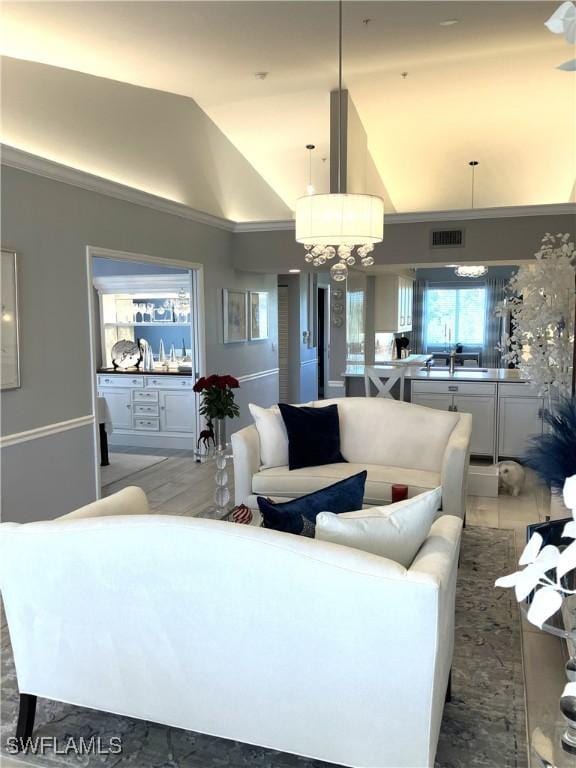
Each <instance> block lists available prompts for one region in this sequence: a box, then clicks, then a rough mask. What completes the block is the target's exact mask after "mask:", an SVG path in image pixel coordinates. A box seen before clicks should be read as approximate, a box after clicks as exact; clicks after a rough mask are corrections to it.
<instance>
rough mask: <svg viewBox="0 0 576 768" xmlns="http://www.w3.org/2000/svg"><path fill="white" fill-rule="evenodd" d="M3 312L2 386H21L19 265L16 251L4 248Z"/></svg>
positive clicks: (0, 290) (0, 281)
mask: <svg viewBox="0 0 576 768" xmlns="http://www.w3.org/2000/svg"><path fill="white" fill-rule="evenodd" d="M0 294H1V296H2V314H1V323H2V326H1V330H0V349H1V353H0V388H1V389H15V388H16V387H19V386H20V359H19V347H18V265H17V258H16V254H15V253H14V251H7V250H4V249H2V268H1V273H0Z"/></svg>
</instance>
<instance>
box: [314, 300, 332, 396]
mask: <svg viewBox="0 0 576 768" xmlns="http://www.w3.org/2000/svg"><path fill="white" fill-rule="evenodd" d="M317 304H318V322H317V327H318V399H319V400H323V399H324V398H325V397H326V392H327V390H328V379H329V372H330V288H329V287H327V286H319V287H318V299H317Z"/></svg>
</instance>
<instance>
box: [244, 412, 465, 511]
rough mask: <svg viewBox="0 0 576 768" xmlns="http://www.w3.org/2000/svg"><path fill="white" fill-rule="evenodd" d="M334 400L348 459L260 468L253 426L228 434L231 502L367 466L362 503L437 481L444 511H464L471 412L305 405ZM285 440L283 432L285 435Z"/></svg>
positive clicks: (299, 490) (288, 493)
mask: <svg viewBox="0 0 576 768" xmlns="http://www.w3.org/2000/svg"><path fill="white" fill-rule="evenodd" d="M334 403H335V404H337V405H338V414H339V419H340V448H341V453H342V455H343V456H344V458H345V459H346V461H347V462H348V463H340V464H325V465H323V466H317V467H307V468H305V469H296V470H292V471H290V470H289V469H288V467H287V466H280V467H272V468H269V469H262V467H261V464H262V462H261V459H260V438H259V436H258V431H257V429H256V427H255V426H254V425H252V426H249V427H245V428H244V429H241V430H240V431H239V432H236V433H235V434H233V435H232V447H233V451H234V484H235V486H234V487H235V499H236V504H242V503H244V504H247V505H248V506H249V507H250V508H251V509H253V510H256V509H257V508H258V504H257V502H256V496H267V497H271V498H274V499H278V500H280V501H281V500H282V499H289V498H295V497H297V496H302V495H304V494H306V493H311V492H312V491H316V490H318V489H319V488H323V487H325V486H327V485H330V484H332V483H335V482H337V481H338V480H342V479H343V478H344V477H348V476H350V475H354V474H356V473H357V472H361V471H362V470H363V469H366V470H368V477H367V481H366V491H365V497H364V503H365V504H367V505H369V506H373V505H379V504H385V503H388V502H390V500H391V494H392V485H393V484H396V483H400V484H403V485H407V486H408V496H409V497H412V496H416V495H417V494H419V493H422V492H424V491H428V490H431V489H433V488H437V487H438V486H442V510H443V512H444V513H445V514H449V515H457V516H459V517H464V516H465V510H466V479H467V473H468V464H469V456H470V435H471V431H472V417H471V416H470V415H469V414H467V413H456V412H448V411H437V410H434V409H432V408H425V407H423V406H421V405H413V404H412V403H404V402H399V401H397V400H389V399H385V398H380V397H346V398H338V399H334V400H317V401H315V402H312V403H306V405H308V406H312V407H317V408H322V407H323V406H326V405H331V404H334ZM286 439H287V438H286Z"/></svg>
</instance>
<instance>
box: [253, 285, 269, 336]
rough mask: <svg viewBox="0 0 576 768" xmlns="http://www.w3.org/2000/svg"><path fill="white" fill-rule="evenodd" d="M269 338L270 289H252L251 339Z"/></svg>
mask: <svg viewBox="0 0 576 768" xmlns="http://www.w3.org/2000/svg"><path fill="white" fill-rule="evenodd" d="M267 338H268V291H250V340H251V341H261V340H262V339H267Z"/></svg>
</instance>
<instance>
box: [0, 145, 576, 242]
mask: <svg viewBox="0 0 576 768" xmlns="http://www.w3.org/2000/svg"><path fill="white" fill-rule="evenodd" d="M0 151H1V161H2V164H3V165H7V166H10V167H11V168H17V169H19V170H21V171H27V172H28V173H34V174H36V175H37V176H44V177H46V178H48V179H54V180H55V181H61V182H64V183H65V184H71V185H72V186H75V187H80V188H81V189H87V190H89V191H91V192H98V193H100V194H103V195H108V196H109V197H115V198H117V199H118V200H125V201H127V202H130V203H135V204H136V205H143V206H146V207H147V208H152V209H154V210H156V211H162V212H163V213H169V214H172V215H173V216H179V217H181V218H184V219H189V220H190V221H195V222H197V223H199V224H206V225H207V226H210V227H216V228H217V229H223V230H225V231H227V232H235V233H242V232H279V231H290V230H293V229H294V226H295V224H294V220H293V219H290V220H284V221H243V222H235V221H231V220H230V219H224V218H221V217H219V216H213V215H212V214H209V213H203V212H202V211H197V210H195V209H194V208H190V207H189V206H187V205H184V204H183V203H178V202H176V201H174V200H168V199H167V198H164V197H159V196H158V195H154V194H152V193H150V192H145V191H143V190H140V189H135V188H134V187H129V186H126V185H125V184H120V183H119V182H116V181H111V180H110V179H104V178H102V177H101V176H95V175H94V174H92V173H87V172H86V171H81V170H79V169H78V168H72V167H71V166H68V165H63V164H62V163H57V162H55V161H54V160H48V159H47V158H45V157H40V156H39V155H33V154H31V153H30V152H25V151H24V150H22V149H18V148H17V147H13V146H10V145H8V144H0ZM575 214H576V203H554V204H551V205H510V206H505V207H502V208H474V209H466V208H461V209H456V210H452V211H420V212H417V211H415V212H409V213H388V214H386V216H385V221H386V223H387V224H415V223H422V222H456V221H472V220H474V219H505V218H521V217H526V216H557V215H575Z"/></svg>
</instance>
